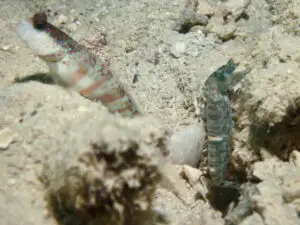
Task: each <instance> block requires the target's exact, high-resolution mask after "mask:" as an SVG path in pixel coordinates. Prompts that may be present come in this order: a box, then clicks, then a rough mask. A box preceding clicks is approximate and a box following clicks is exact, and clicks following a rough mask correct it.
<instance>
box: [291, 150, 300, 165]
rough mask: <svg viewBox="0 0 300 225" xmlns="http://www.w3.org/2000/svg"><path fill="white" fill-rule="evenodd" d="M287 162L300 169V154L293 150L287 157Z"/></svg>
mask: <svg viewBox="0 0 300 225" xmlns="http://www.w3.org/2000/svg"><path fill="white" fill-rule="evenodd" d="M289 162H290V164H292V165H294V166H296V167H300V152H298V151H297V150H293V151H292V152H291V153H290V155H289Z"/></svg>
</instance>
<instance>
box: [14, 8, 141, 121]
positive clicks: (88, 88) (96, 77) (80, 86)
mask: <svg viewBox="0 0 300 225" xmlns="http://www.w3.org/2000/svg"><path fill="white" fill-rule="evenodd" d="M17 33H18V35H19V36H20V38H21V39H22V40H23V41H24V42H25V43H26V45H27V46H28V47H29V48H30V49H31V50H32V51H34V53H35V54H36V55H38V56H39V57H40V58H41V59H42V60H44V61H45V62H46V63H47V64H48V67H49V70H50V74H51V75H52V77H53V79H54V80H55V81H56V82H57V83H58V84H59V85H61V86H63V87H68V88H71V89H73V90H75V91H78V92H79V93H80V94H81V95H83V96H84V97H86V98H89V99H91V100H94V101H100V102H101V103H102V104H103V105H104V106H106V107H107V108H108V110H109V111H110V112H113V113H114V112H117V113H119V114H121V115H123V116H134V115H136V114H139V110H138V109H137V107H136V104H134V102H133V100H132V98H131V96H130V95H129V94H128V93H127V92H126V91H125V89H124V88H123V87H122V86H121V84H120V83H119V82H118V80H117V79H116V78H115V77H114V76H113V74H112V72H111V71H110V69H109V68H108V67H107V65H105V64H104V63H103V62H102V61H101V60H100V59H99V58H97V57H96V56H95V55H94V54H92V53H90V52H89V51H88V50H86V48H84V46H82V45H80V44H78V43H77V42H76V41H75V40H74V39H72V38H71V37H70V36H68V35H67V34H66V33H64V32H63V31H61V30H60V29H59V28H57V27H55V26H53V25H52V24H50V23H48V22H47V16H46V14H44V13H36V14H34V16H33V17H31V18H26V19H22V20H21V21H20V22H19V23H18V25H17Z"/></svg>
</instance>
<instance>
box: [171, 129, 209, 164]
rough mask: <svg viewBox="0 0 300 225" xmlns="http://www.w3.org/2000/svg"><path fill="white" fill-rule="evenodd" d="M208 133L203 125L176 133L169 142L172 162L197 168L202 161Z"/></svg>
mask: <svg viewBox="0 0 300 225" xmlns="http://www.w3.org/2000/svg"><path fill="white" fill-rule="evenodd" d="M205 137H206V132H205V128H204V125H203V123H199V124H192V125H190V126H188V127H186V128H185V129H183V130H180V131H177V132H175V133H174V134H173V135H172V136H171V137H170V138H169V139H168V141H167V147H168V149H169V151H170V158H171V161H172V162H173V163H175V164H186V165H189V166H192V167H195V166H196V165H197V163H198V162H199V160H200V156H201V154H202V149H203V145H204V140H205Z"/></svg>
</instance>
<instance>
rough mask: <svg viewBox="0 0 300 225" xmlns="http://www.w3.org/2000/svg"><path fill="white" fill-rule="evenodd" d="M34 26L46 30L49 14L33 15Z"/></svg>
mask: <svg viewBox="0 0 300 225" xmlns="http://www.w3.org/2000/svg"><path fill="white" fill-rule="evenodd" d="M32 21H33V26H34V28H36V29H38V30H44V29H46V27H47V15H46V14H45V13H36V14H34V15H33V17H32Z"/></svg>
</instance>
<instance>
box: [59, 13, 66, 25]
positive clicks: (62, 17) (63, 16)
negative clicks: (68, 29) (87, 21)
mask: <svg viewBox="0 0 300 225" xmlns="http://www.w3.org/2000/svg"><path fill="white" fill-rule="evenodd" d="M57 20H58V22H59V23H60V24H62V23H66V22H67V20H68V17H66V16H65V15H64V14H60V15H59V16H58V18H57Z"/></svg>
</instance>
